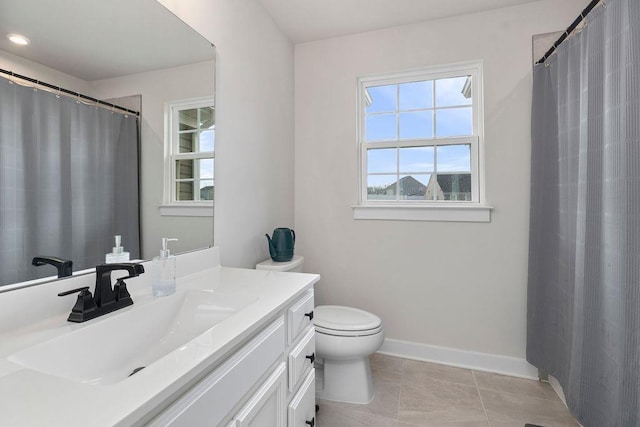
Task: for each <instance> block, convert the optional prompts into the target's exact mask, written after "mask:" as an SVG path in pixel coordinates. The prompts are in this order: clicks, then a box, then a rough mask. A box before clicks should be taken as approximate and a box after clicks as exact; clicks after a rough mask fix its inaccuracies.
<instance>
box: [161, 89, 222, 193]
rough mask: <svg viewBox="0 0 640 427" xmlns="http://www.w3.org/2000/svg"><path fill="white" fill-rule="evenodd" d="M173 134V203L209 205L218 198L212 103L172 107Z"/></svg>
mask: <svg viewBox="0 0 640 427" xmlns="http://www.w3.org/2000/svg"><path fill="white" fill-rule="evenodd" d="M170 111H171V117H170V120H171V123H172V125H173V126H172V128H173V132H171V139H170V141H167V142H166V143H167V144H168V147H167V149H168V152H169V153H170V155H169V161H170V162H171V182H172V183H171V186H172V187H173V190H172V191H171V194H172V200H171V202H172V203H176V204H177V203H184V202H193V203H207V202H212V201H213V198H214V188H215V187H214V159H215V108H214V106H213V101H212V100H194V101H189V100H187V101H178V102H175V103H172V105H171V106H170Z"/></svg>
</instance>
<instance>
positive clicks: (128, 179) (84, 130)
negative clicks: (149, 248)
mask: <svg viewBox="0 0 640 427" xmlns="http://www.w3.org/2000/svg"><path fill="white" fill-rule="evenodd" d="M138 151H139V141H138V119H137V118H136V117H135V116H133V115H128V116H127V115H123V114H120V113H117V112H113V111H111V110H107V109H104V108H100V107H96V106H91V105H86V104H84V103H82V102H79V101H77V100H76V99H74V98H69V97H66V96H57V95H56V94H54V93H50V92H47V91H45V90H36V89H34V88H32V87H26V86H22V85H19V84H18V83H14V82H11V81H10V80H8V79H5V78H0V285H5V284H9V283H15V282H22V281H25V280H30V279H34V278H38V277H45V276H55V275H56V271H55V269H54V268H53V267H50V266H42V267H33V266H32V265H31V260H32V258H33V257H34V256H38V255H47V256H57V257H61V258H66V259H70V260H72V261H73V267H74V270H79V269H84V268H91V267H94V266H95V265H97V264H102V263H104V260H105V258H104V257H105V254H106V253H107V252H111V250H112V249H111V248H112V247H113V236H114V235H115V234H120V235H122V240H123V244H124V245H125V249H126V250H128V251H130V252H131V257H132V259H133V258H138V257H139V256H140V251H139V246H140V243H139V239H140V236H139V234H140V231H139V213H138Z"/></svg>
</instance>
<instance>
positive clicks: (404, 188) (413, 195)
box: [398, 174, 431, 200]
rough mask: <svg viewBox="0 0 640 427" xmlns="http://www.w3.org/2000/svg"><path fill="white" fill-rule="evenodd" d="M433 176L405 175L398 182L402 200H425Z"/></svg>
mask: <svg viewBox="0 0 640 427" xmlns="http://www.w3.org/2000/svg"><path fill="white" fill-rule="evenodd" d="M430 177H431V175H417V174H415V175H404V176H401V177H400V181H398V184H399V185H398V187H399V192H400V200H424V199H425V194H426V192H427V185H428V183H429V178H430Z"/></svg>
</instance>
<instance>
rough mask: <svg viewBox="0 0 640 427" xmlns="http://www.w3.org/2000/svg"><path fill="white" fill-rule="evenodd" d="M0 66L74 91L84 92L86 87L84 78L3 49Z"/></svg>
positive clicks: (0, 51)
mask: <svg viewBox="0 0 640 427" xmlns="http://www.w3.org/2000/svg"><path fill="white" fill-rule="evenodd" d="M0 68H2V69H3V70H7V71H13V72H14V73H16V74H22V75H23V76H26V77H31V78H32V79H36V80H40V81H42V82H45V83H49V84H52V85H55V86H59V87H62V88H64V89H69V90H72V91H75V92H80V93H86V92H87V89H88V83H87V82H86V81H85V80H82V79H79V78H77V77H74V76H72V75H69V74H66V73H63V72H62V71H58V70H55V69H53V68H49V67H45V66H44V65H41V64H38V63H37V62H33V61H30V60H28V59H25V58H21V57H19V56H17V55H14V54H12V53H9V52H7V51H4V50H0ZM3 76H4V74H3Z"/></svg>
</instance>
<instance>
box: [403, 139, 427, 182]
mask: <svg viewBox="0 0 640 427" xmlns="http://www.w3.org/2000/svg"><path fill="white" fill-rule="evenodd" d="M433 152H434V149H433V147H408V148H400V172H401V173H402V172H405V173H407V172H433ZM425 185H426V183H425Z"/></svg>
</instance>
